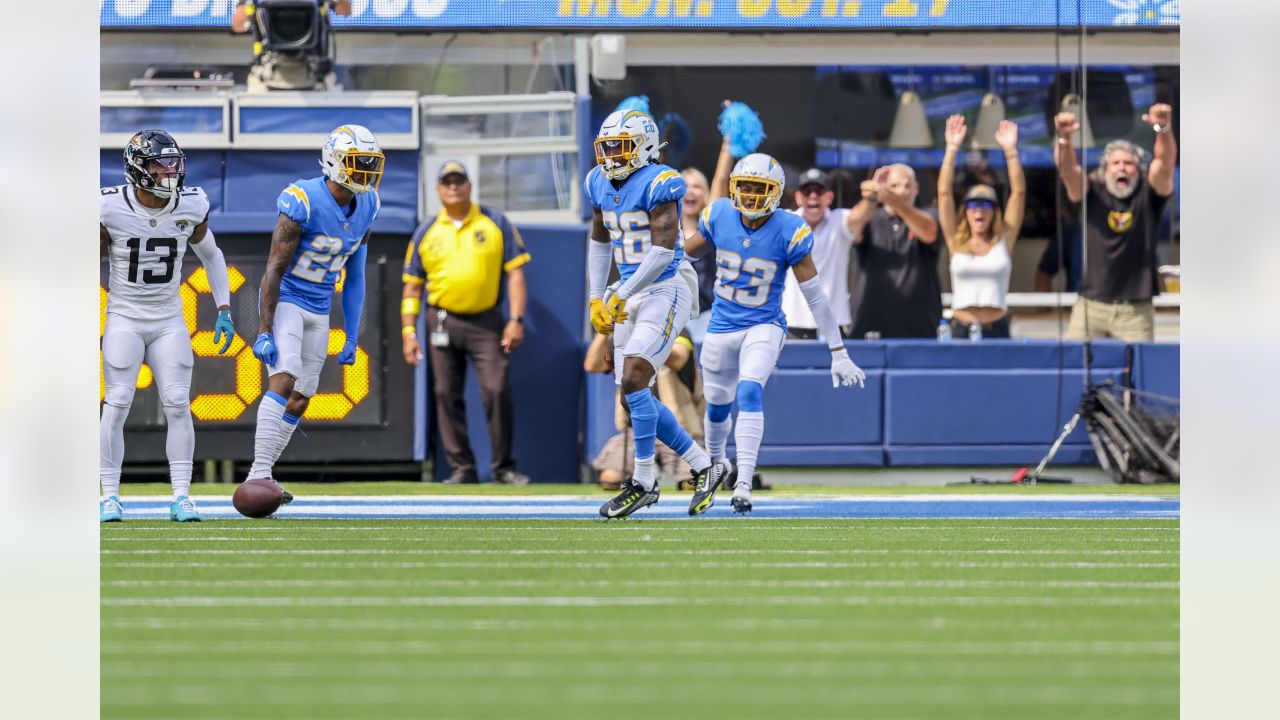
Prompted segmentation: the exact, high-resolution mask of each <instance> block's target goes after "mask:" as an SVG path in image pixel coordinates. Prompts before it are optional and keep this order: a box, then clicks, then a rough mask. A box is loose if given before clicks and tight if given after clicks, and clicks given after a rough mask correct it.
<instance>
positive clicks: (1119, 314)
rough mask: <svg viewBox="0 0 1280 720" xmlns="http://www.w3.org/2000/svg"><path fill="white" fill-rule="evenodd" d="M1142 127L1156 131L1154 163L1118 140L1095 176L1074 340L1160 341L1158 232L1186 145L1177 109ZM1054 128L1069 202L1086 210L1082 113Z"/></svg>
mask: <svg viewBox="0 0 1280 720" xmlns="http://www.w3.org/2000/svg"><path fill="white" fill-rule="evenodd" d="M1142 121H1143V122H1145V123H1148V124H1149V125H1151V129H1152V130H1153V131H1154V132H1155V143H1154V152H1153V155H1154V157H1152V158H1151V160H1150V162H1148V161H1147V158H1146V152H1144V151H1143V150H1142V148H1140V147H1138V146H1137V145H1135V144H1133V143H1131V142H1129V141H1128V140H1112V141H1111V142H1109V143H1107V146H1106V148H1105V149H1104V150H1103V152H1102V160H1101V162H1100V163H1099V165H1098V169H1097V170H1096V171H1095V172H1093V173H1090V175H1089V183H1088V189H1087V192H1088V197H1087V200H1086V202H1085V206H1086V213H1087V214H1086V218H1085V262H1084V275H1083V277H1082V278H1081V279H1080V297H1079V299H1078V300H1076V305H1075V307H1074V308H1072V310H1071V324H1070V326H1069V328H1068V330H1067V334H1068V336H1069V337H1072V338H1087V337H1088V338H1096V337H1112V338H1117V339H1119V340H1124V341H1126V342H1151V341H1152V340H1153V339H1155V312H1154V310H1153V309H1152V305H1151V298H1152V297H1154V296H1155V295H1156V294H1157V293H1159V292H1160V278H1159V276H1158V274H1157V272H1156V267H1157V259H1156V232H1157V230H1159V228H1160V216H1161V214H1162V213H1163V212H1164V208H1165V205H1167V204H1168V202H1169V197H1170V196H1171V195H1173V170H1174V165H1175V164H1176V163H1177V159H1178V143H1177V141H1176V140H1174V137H1173V133H1172V122H1173V108H1171V107H1170V106H1169V105H1166V104H1164V103H1156V104H1155V105H1152V106H1151V108H1150V109H1149V110H1148V111H1147V112H1146V114H1144V115H1143V116H1142ZM1054 125H1055V126H1056V128H1057V132H1058V145H1057V152H1056V153H1055V154H1054V162H1055V164H1056V165H1057V166H1058V174H1059V176H1060V177H1061V178H1062V184H1063V186H1065V188H1066V192H1067V198H1068V199H1070V200H1071V202H1072V203H1074V204H1079V203H1080V202H1081V200H1082V199H1084V192H1086V190H1085V188H1084V182H1083V179H1084V178H1083V177H1082V172H1083V171H1082V170H1081V169H1080V162H1079V160H1078V158H1076V152H1075V148H1073V147H1072V145H1071V135H1072V133H1075V132H1077V131H1079V130H1080V122H1079V120H1078V119H1077V118H1076V116H1075V115H1074V114H1072V113H1068V112H1063V113H1058V115H1057V117H1056V118H1055V119H1054ZM1144 169H1145V172H1144Z"/></svg>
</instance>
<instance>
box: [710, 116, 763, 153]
mask: <svg viewBox="0 0 1280 720" xmlns="http://www.w3.org/2000/svg"><path fill="white" fill-rule="evenodd" d="M719 127H720V134H721V135H723V136H724V137H725V139H726V140H728V141H729V152H730V153H731V154H732V155H733V156H734V157H738V158H740V157H744V156H746V155H750V154H751V153H753V152H755V151H756V148H758V147H760V143H761V142H762V141H763V140H764V137H765V136H764V123H762V122H760V116H759V115H757V114H756V111H755V110H752V109H751V108H749V107H747V104H746V103H740V102H733V103H729V107H727V108H725V109H724V111H722V112H721V113H720V125H719Z"/></svg>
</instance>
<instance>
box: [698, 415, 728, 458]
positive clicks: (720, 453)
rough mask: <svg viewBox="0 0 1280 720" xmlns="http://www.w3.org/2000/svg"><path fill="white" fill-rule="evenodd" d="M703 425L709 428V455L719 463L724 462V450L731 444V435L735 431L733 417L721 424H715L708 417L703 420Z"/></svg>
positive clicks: (722, 421)
mask: <svg viewBox="0 0 1280 720" xmlns="http://www.w3.org/2000/svg"><path fill="white" fill-rule="evenodd" d="M703 423H704V424H705V425H706V427H707V454H708V455H710V456H711V459H712V460H715V461H717V462H718V461H721V460H724V458H725V450H724V448H725V446H726V445H728V444H729V433H730V432H731V431H732V430H733V415H730V416H729V417H727V418H725V419H724V420H721V421H720V422H714V421H712V419H711V418H710V416H708V417H705V418H704V419H703Z"/></svg>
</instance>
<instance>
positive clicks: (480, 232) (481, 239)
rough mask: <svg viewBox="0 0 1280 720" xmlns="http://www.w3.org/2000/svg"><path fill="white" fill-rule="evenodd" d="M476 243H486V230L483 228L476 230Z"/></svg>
mask: <svg viewBox="0 0 1280 720" xmlns="http://www.w3.org/2000/svg"><path fill="white" fill-rule="evenodd" d="M476 244H477V245H483V244H484V231H483V230H477V231H476Z"/></svg>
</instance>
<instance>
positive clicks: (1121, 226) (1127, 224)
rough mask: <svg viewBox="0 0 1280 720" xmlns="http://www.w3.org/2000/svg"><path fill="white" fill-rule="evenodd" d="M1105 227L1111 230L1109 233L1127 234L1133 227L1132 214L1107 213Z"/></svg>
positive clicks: (1117, 211) (1113, 211) (1114, 211)
mask: <svg viewBox="0 0 1280 720" xmlns="http://www.w3.org/2000/svg"><path fill="white" fill-rule="evenodd" d="M1107 226H1108V227H1110V228H1111V232H1117V233H1125V232H1129V229H1130V228H1132V227H1133V213H1131V212H1120V211H1119V210H1112V211H1111V212H1109V213H1107Z"/></svg>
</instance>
